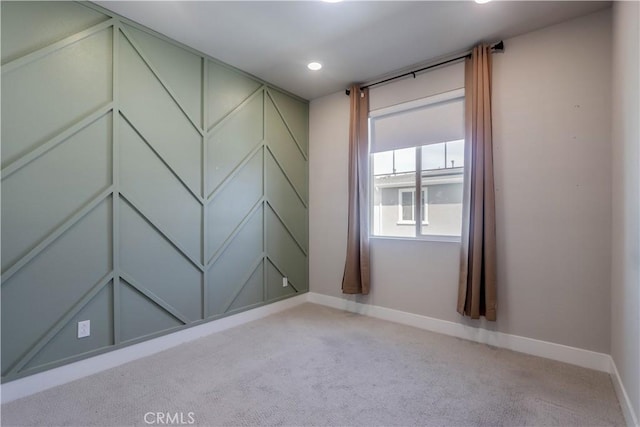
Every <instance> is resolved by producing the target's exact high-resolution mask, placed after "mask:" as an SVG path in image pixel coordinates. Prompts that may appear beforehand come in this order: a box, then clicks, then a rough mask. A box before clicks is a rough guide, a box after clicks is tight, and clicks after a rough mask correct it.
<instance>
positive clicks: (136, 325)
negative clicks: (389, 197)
mask: <svg viewBox="0 0 640 427" xmlns="http://www.w3.org/2000/svg"><path fill="white" fill-rule="evenodd" d="M1 7H2V28H1V31H2V34H1V36H2V62H3V67H2V112H3V117H2V119H3V120H2V129H1V135H2V158H1V159H0V163H1V165H2V193H1V202H2V206H1V210H2V211H1V213H2V224H1V225H2V231H3V232H2V235H1V249H2V258H1V262H0V264H1V266H2V293H1V298H2V300H1V304H2V307H1V308H2V314H1V316H2V318H1V320H2V325H1V328H2V331H1V332H2V337H1V340H2V342H1V344H2V349H1V351H2V354H1V358H2V365H1V370H2V381H10V380H13V379H15V378H19V377H22V376H25V375H30V374H32V373H35V372H39V371H42V370H45V369H49V368H52V367H55V366H59V365H61V364H64V363H69V362H70V361H74V360H78V359H82V358H84V357H89V356H91V355H93V354H96V353H97V352H104V351H105V350H108V349H115V348H119V347H122V346H124V345H127V344H128V343H131V342H138V341H140V340H144V339H148V338H150V337H154V336H157V335H159V334H163V333H167V332H171V331H174V330H176V328H181V327H185V326H190V325H192V324H198V323H201V322H202V321H203V320H204V319H212V318H218V317H220V316H223V315H227V314H230V313H235V312H238V311H241V310H246V309H248V308H251V307H255V306H257V305H260V304H265V303H267V302H268V301H273V300H276V299H280V298H284V297H287V296H290V295H295V294H297V293H300V292H305V291H306V290H307V289H308V283H307V282H308V279H307V270H308V260H307V245H308V210H307V194H308V193H307V152H308V103H307V102H306V101H304V100H300V99H297V98H295V97H293V96H289V95H287V94H286V93H284V92H283V91H281V90H278V89H276V88H273V87H271V86H270V85H269V84H267V83H265V82H262V81H259V80H258V79H255V78H252V77H251V76H249V75H247V74H246V73H243V72H241V71H238V70H235V69H233V68H232V67H229V66H227V65H224V64H222V63H219V62H218V61H216V60H214V59H212V58H208V57H206V56H204V55H202V54H200V53H198V52H196V51H194V50H192V49H190V48H186V47H184V46H181V45H179V44H177V43H175V42H173V41H171V40H170V39H168V38H166V37H164V36H161V35H158V34H156V33H153V32H150V31H148V30H146V29H144V28H143V27H141V26H139V25H137V24H135V23H133V22H130V21H128V20H125V19H123V18H120V17H118V16H116V15H113V14H111V13H110V12H107V11H104V10H103V9H101V8H100V7H98V6H95V5H92V4H91V3H74V2H2V3H1ZM283 277H287V278H288V279H289V282H290V284H291V286H287V287H283V286H282V278H283ZM82 320H91V331H92V333H91V335H90V336H89V337H87V338H81V339H78V338H77V323H78V322H79V321H82Z"/></svg>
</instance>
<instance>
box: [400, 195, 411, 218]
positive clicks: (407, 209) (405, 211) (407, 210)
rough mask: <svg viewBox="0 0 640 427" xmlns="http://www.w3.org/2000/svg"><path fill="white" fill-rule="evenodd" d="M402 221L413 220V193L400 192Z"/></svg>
mask: <svg viewBox="0 0 640 427" xmlns="http://www.w3.org/2000/svg"><path fill="white" fill-rule="evenodd" d="M400 194H402V221H412V220H413V191H402V192H401V193H400Z"/></svg>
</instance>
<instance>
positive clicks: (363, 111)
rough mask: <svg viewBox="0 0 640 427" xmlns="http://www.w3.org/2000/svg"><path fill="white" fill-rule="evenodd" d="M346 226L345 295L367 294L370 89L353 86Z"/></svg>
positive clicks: (368, 274)
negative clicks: (347, 220)
mask: <svg viewBox="0 0 640 427" xmlns="http://www.w3.org/2000/svg"><path fill="white" fill-rule="evenodd" d="M349 96H350V101H351V113H350V114H351V120H350V125H349V226H348V230H347V258H346V261H345V265H344V275H343V276H342V292H343V293H345V294H365V295H366V294H368V293H369V282H370V273H369V207H368V202H367V194H368V181H369V126H368V120H369V89H366V88H365V89H363V90H360V87H359V86H357V85H354V86H352V87H351V92H350V94H349Z"/></svg>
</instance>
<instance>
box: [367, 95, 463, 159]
mask: <svg viewBox="0 0 640 427" xmlns="http://www.w3.org/2000/svg"><path fill="white" fill-rule="evenodd" d="M458 139H464V98H456V99H452V100H448V101H442V102H438V103H433V104H429V105H426V106H422V107H417V108H412V109H408V110H405V111H399V112H390V113H389V114H380V115H376V116H373V115H372V117H371V152H372V153H377V152H381V151H389V150H398V149H401V148H408V147H417V146H420V145H428V144H437V143H440V142H446V141H455V140H458Z"/></svg>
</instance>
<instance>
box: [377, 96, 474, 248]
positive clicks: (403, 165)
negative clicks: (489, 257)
mask: <svg viewBox="0 0 640 427" xmlns="http://www.w3.org/2000/svg"><path fill="white" fill-rule="evenodd" d="M369 126H370V129H371V131H370V144H369V145H370V154H371V174H372V176H371V185H370V201H371V224H372V230H371V231H372V235H373V236H389V237H404V238H426V239H429V238H443V237H444V238H455V237H458V236H460V231H461V227H462V184H463V175H464V151H465V150H464V147H465V144H464V91H463V90H459V91H453V92H448V93H445V94H441V95H437V96H434V97H430V98H426V99H422V100H418V101H412V102H409V103H406V104H401V105H397V106H393V107H389V108H385V109H382V110H377V111H372V112H371V113H370V117H369ZM417 189H420V191H417ZM416 218H421V221H419V222H418V223H416V220H415V219H416Z"/></svg>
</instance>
